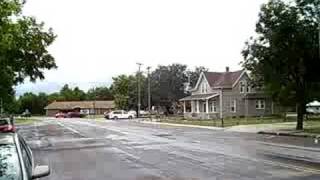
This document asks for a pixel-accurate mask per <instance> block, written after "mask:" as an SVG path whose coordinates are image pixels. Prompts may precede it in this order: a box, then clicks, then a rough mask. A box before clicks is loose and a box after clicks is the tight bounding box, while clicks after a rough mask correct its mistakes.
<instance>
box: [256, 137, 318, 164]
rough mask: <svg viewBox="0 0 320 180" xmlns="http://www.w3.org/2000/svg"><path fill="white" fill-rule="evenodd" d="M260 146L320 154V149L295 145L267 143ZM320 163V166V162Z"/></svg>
mask: <svg viewBox="0 0 320 180" xmlns="http://www.w3.org/2000/svg"><path fill="white" fill-rule="evenodd" d="M260 144H263V145H266V146H275V147H281V148H289V149H297V150H304V151H311V152H320V148H314V147H302V146H295V145H289V144H277V143H267V142H260ZM318 163H319V164H320V161H319V162H318Z"/></svg>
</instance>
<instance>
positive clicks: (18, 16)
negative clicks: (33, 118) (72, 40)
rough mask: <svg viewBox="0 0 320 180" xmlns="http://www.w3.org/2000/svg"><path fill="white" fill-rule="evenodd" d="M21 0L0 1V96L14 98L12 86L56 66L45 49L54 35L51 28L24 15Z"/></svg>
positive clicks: (42, 76) (5, 98) (34, 77)
mask: <svg viewBox="0 0 320 180" xmlns="http://www.w3.org/2000/svg"><path fill="white" fill-rule="evenodd" d="M24 4H25V1H24V0H1V1H0V74H1V76H0V97H1V98H2V99H3V100H4V101H6V102H9V101H11V100H13V95H14V90H13V86H14V85H17V84H19V83H22V82H23V81H24V80H25V79H26V78H28V79H30V80H31V81H35V80H36V79H44V74H43V71H44V70H45V69H52V68H56V64H55V61H54V58H53V57H52V56H51V55H50V53H49V52H48V51H47V48H48V46H49V45H51V44H52V43H53V41H54V39H55V37H56V36H55V35H54V33H53V32H52V30H51V29H46V28H45V27H44V23H39V22H37V21H36V19H35V18H34V17H28V16H24V15H23V14H22V8H23V5H24Z"/></svg>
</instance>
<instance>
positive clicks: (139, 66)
mask: <svg viewBox="0 0 320 180" xmlns="http://www.w3.org/2000/svg"><path fill="white" fill-rule="evenodd" d="M137 65H138V74H137V76H138V77H137V78H138V112H137V117H138V118H139V117H140V109H141V87H140V74H141V72H140V71H141V66H142V63H137Z"/></svg>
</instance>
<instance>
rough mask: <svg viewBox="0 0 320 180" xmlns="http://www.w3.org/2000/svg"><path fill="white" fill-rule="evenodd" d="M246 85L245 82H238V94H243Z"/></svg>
mask: <svg viewBox="0 0 320 180" xmlns="http://www.w3.org/2000/svg"><path fill="white" fill-rule="evenodd" d="M245 88H246V84H245V82H243V81H241V82H240V93H245Z"/></svg>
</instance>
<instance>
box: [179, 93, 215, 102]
mask: <svg viewBox="0 0 320 180" xmlns="http://www.w3.org/2000/svg"><path fill="white" fill-rule="evenodd" d="M217 96H219V94H216V93H215V94H195V95H191V96H188V97H185V98H182V99H180V101H192V100H207V99H211V98H214V97H217Z"/></svg>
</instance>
